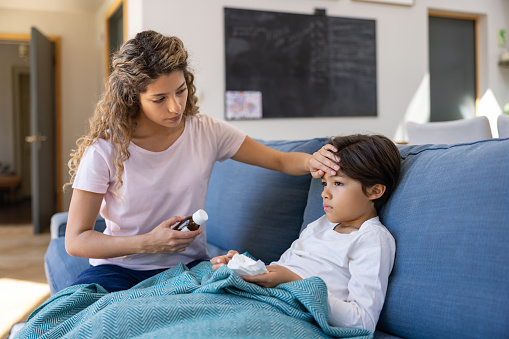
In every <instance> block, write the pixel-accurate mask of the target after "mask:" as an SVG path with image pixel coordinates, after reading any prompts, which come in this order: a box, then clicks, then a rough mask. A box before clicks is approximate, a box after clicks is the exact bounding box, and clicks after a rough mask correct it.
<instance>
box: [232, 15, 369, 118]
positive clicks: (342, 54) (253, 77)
mask: <svg viewBox="0 0 509 339" xmlns="http://www.w3.org/2000/svg"><path fill="white" fill-rule="evenodd" d="M224 24H225V69H226V91H254V92H261V97H262V110H263V112H262V117H263V118H282V117H330V116H342V117H347V116H348V117H352V116H353V117H355V116H376V115H377V88H376V83H377V81H376V25H375V21H374V20H364V19H352V18H341V17H330V16H326V15H319V14H317V15H306V14H291V13H280V12H268V11H257V10H246V9H235V8H224ZM227 118H228V116H227Z"/></svg>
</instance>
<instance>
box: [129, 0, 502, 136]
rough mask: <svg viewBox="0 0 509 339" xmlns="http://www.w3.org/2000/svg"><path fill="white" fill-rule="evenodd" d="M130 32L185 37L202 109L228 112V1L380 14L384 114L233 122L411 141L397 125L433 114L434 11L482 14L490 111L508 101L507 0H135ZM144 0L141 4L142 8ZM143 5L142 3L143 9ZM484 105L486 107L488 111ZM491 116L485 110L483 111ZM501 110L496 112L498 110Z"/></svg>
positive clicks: (270, 131) (483, 84) (260, 132)
mask: <svg viewBox="0 0 509 339" xmlns="http://www.w3.org/2000/svg"><path fill="white" fill-rule="evenodd" d="M131 2H132V4H130V6H131V5H132V6H136V7H137V10H136V11H134V10H133V11H129V22H132V23H133V25H132V26H134V27H135V29H129V34H130V37H132V36H133V35H134V34H135V33H136V32H137V31H139V30H144V29H153V30H156V31H160V32H161V33H164V34H168V35H176V36H178V37H180V38H181V39H182V40H183V41H184V44H185V45H186V47H187V49H188V50H189V52H190V54H191V64H192V66H193V67H194V69H195V72H196V82H197V87H198V91H199V94H200V95H201V100H200V107H201V112H202V113H205V114H208V115H211V116H213V117H215V118H219V119H223V118H224V111H223V107H224V89H225V83H224V37H223V7H234V8H246V9H258V10H270V11H283V12H291V13H302V14H312V13H313V12H314V8H325V9H327V14H328V15H330V16H341V17H353V18H363V19H375V20H376V27H377V59H378V60H377V67H378V73H377V78H378V79H377V81H378V116H377V117H363V118H343V117H334V118H299V119H269V120H258V121H252V120H250V121H233V122H232V124H234V125H236V126H238V127H239V128H241V129H242V130H244V131H246V132H247V133H248V134H249V135H250V136H252V137H256V138H263V139H278V138H285V139H301V138H311V137H323V136H332V135H339V134H348V133H353V132H364V131H372V132H377V133H382V134H385V135H387V136H389V137H393V138H394V139H396V141H404V140H405V135H404V133H403V131H401V130H398V126H400V125H401V122H402V121H403V120H404V119H413V120H417V121H419V120H423V121H425V120H426V119H427V117H428V116H429V77H428V10H429V9H433V10H442V11H450V12H454V13H464V14H475V15H479V16H480V19H479V39H480V59H481V60H480V63H479V65H480V73H479V76H480V79H479V80H480V81H479V83H480V96H481V97H483V96H484V95H485V93H486V92H488V93H489V91H490V90H491V91H492V93H493V96H490V97H491V100H490V104H489V105H484V106H482V108H483V109H484V107H489V109H490V110H491V111H493V110H497V109H498V108H497V105H494V103H493V101H494V100H493V97H494V98H496V101H497V102H498V104H499V106H503V105H504V103H506V102H509V91H508V89H509V70H508V69H501V68H500V67H499V66H498V65H497V60H498V56H499V54H500V53H501V52H502V51H503V49H502V48H500V47H498V46H497V41H496V36H497V29H499V28H505V29H507V30H508V31H509V1H507V0H483V1H480V0H415V1H414V2H415V4H414V5H413V6H410V7H409V6H398V5H388V4H381V3H373V2H363V1H355V0H336V1H334V0H333V1H330V0H329V1H320V0H217V1H210V0H194V1H176V0H150V1H141V0H130V3H131ZM140 4H142V6H140ZM140 7H141V8H140ZM481 111H482V110H481ZM478 113H480V114H486V112H478ZM499 113H500V112H499V111H497V113H496V114H499Z"/></svg>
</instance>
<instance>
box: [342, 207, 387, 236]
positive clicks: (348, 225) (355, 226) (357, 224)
mask: <svg viewBox="0 0 509 339" xmlns="http://www.w3.org/2000/svg"><path fill="white" fill-rule="evenodd" d="M377 216H378V214H377V213H376V212H375V213H371V214H369V215H367V216H365V217H363V218H362V219H360V220H355V221H353V222H340V223H339V224H337V225H336V226H334V231H336V232H338V233H341V234H350V233H352V232H355V231H358V230H359V229H360V228H361V226H362V225H363V224H364V223H365V222H366V221H368V220H370V219H372V218H374V217H377Z"/></svg>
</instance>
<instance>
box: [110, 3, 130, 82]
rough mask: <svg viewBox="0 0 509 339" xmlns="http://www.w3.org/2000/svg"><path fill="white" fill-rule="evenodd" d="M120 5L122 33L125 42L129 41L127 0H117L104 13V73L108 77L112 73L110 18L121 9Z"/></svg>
mask: <svg viewBox="0 0 509 339" xmlns="http://www.w3.org/2000/svg"><path fill="white" fill-rule="evenodd" d="M120 6H122V17H123V23H122V30H123V32H122V35H123V37H122V38H123V40H124V42H126V41H127V0H115V2H114V3H113V4H112V5H111V6H110V7H109V8H108V10H107V11H106V14H105V15H104V53H105V54H104V60H105V62H104V63H105V69H104V72H105V73H104V74H105V75H106V77H107V76H108V75H110V61H111V55H110V53H111V51H110V18H111V17H112V16H113V15H114V14H115V13H116V12H117V11H118V10H119V8H120Z"/></svg>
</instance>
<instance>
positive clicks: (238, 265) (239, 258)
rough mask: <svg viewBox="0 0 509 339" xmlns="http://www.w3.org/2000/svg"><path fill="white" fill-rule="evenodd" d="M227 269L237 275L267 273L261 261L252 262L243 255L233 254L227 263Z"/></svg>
mask: <svg viewBox="0 0 509 339" xmlns="http://www.w3.org/2000/svg"><path fill="white" fill-rule="evenodd" d="M228 268H229V269H231V270H232V271H234V272H236V273H237V274H238V275H258V274H264V273H269V271H267V268H266V267H265V264H264V263H263V261H261V260H258V261H254V260H253V259H251V258H249V257H248V256H246V255H244V254H237V253H236V254H234V255H233V258H232V259H231V260H230V261H229V262H228Z"/></svg>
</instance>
